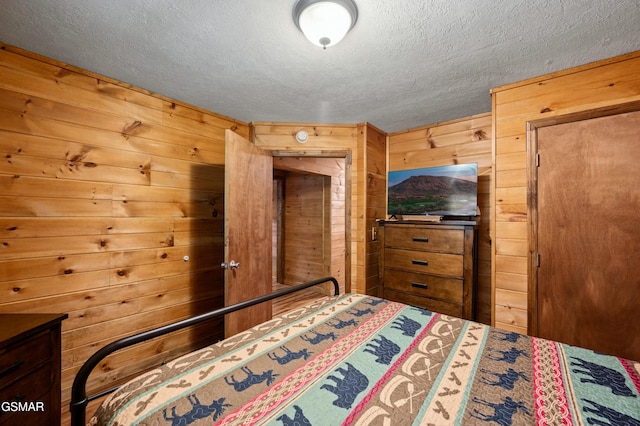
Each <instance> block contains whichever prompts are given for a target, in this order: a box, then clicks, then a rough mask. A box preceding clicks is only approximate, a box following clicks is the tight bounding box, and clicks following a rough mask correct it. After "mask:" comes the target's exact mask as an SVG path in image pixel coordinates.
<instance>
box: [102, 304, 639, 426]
mask: <svg viewBox="0 0 640 426" xmlns="http://www.w3.org/2000/svg"><path fill="white" fill-rule="evenodd" d="M90 423H91V424H94V425H101V424H113V425H132V424H141V425H165V424H167V425H190V424H194V425H211V424H220V425H227V424H228V425H253V424H275V425H294V424H296V425H340V424H349V425H370V424H376V425H404V424H407V425H409V424H416V425H417V424H420V425H438V426H440V425H448V424H452V425H468V424H479V425H494V424H498V425H511V424H514V425H516V424H519V425H522V424H527V425H528V424H554V425H556V424H557V425H565V424H566V425H572V424H575V425H582V424H584V425H587V424H588V425H632V426H633V425H637V426H640V363H638V362H632V361H627V360H624V359H620V358H616V357H612V356H607V355H603V354H599V353H594V352H593V351H590V350H586V349H581V348H576V347H572V346H568V345H564V344H559V343H555V342H552V341H548V340H543V339H537V338H531V337H527V336H523V335H520V334H516V333H511V332H506V331H502V330H498V329H495V328H492V327H489V326H486V325H482V324H478V323H475V322H471V321H465V320H461V319H459V318H454V317H449V316H445V315H440V314H437V313H432V312H429V311H426V310H424V309H419V308H415V307H411V306H407V305H403V304H401V303H396V302H390V301H386V300H383V299H378V298H374V297H369V296H363V295H354V294H347V295H343V296H339V297H336V298H331V299H329V300H325V301H323V302H318V303H316V304H314V305H311V306H309V307H305V308H301V309H297V310H294V311H291V312H288V313H287V314H285V315H282V316H278V317H275V318H273V319H272V320H271V321H269V322H266V323H264V324H261V325H260V326H258V327H255V328H254V329H251V330H248V331H246V332H244V333H241V334H239V335H236V336H233V337H231V338H229V339H226V340H223V341H221V342H219V343H217V344H215V345H212V346H209V347H207V348H204V349H201V350H199V351H196V352H193V353H190V354H188V355H186V356H183V357H181V358H179V359H176V360H175V361H172V362H170V363H168V364H166V365H164V366H162V367H161V368H158V369H156V370H153V371H150V372H147V373H145V374H144V375H142V376H140V377H138V378H136V379H134V380H133V381H131V382H129V383H127V384H126V385H124V386H122V387H121V388H120V389H119V390H118V391H117V392H116V393H114V394H112V395H111V396H110V397H109V398H108V399H107V400H105V402H104V403H103V405H102V406H101V407H100V408H99V409H98V411H97V412H96V414H95V415H94V417H93V418H92V419H91V421H90Z"/></svg>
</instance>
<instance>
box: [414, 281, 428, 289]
mask: <svg viewBox="0 0 640 426" xmlns="http://www.w3.org/2000/svg"><path fill="white" fill-rule="evenodd" d="M411 286H413V287H418V288H424V289H427V288H429V286H428V285H427V284H423V283H415V282H413V281H412V282H411Z"/></svg>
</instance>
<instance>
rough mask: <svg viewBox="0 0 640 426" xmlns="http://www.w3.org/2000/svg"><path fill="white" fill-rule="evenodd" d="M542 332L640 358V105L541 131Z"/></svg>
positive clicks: (539, 298) (539, 279)
mask: <svg viewBox="0 0 640 426" xmlns="http://www.w3.org/2000/svg"><path fill="white" fill-rule="evenodd" d="M537 146H538V152H539V167H538V168H537V193H538V197H537V207H538V211H537V216H538V222H537V244H538V253H539V255H540V257H539V266H538V268H537V269H538V270H537V273H538V275H537V330H538V333H537V334H538V335H539V336H540V337H544V338H548V339H553V340H558V341H561V342H566V343H569V344H573V345H578V346H583V347H587V348H591V349H594V350H597V351H600V352H604V353H610V354H614V355H618V356H621V357H625V358H631V359H636V360H639V359H640V220H639V219H640V112H631V113H624V114H617V115H612V116H607V117H599V118H593V119H589V120H582V121H575V122H570V123H564V124H557V125H553V126H547V127H540V128H538V129H537Z"/></svg>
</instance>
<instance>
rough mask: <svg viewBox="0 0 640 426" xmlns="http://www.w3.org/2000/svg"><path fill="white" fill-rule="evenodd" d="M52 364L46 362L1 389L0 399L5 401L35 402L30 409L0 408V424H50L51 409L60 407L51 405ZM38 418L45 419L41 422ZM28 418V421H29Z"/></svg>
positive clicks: (56, 409)
mask: <svg viewBox="0 0 640 426" xmlns="http://www.w3.org/2000/svg"><path fill="white" fill-rule="evenodd" d="M51 368H52V367H51V364H44V365H43V366H41V367H40V368H39V369H37V370H35V371H31V374H29V375H27V376H26V377H24V378H23V379H22V380H19V381H17V382H15V383H13V384H12V385H9V386H7V387H4V388H2V389H0V401H3V402H5V403H9V406H10V404H11V403H15V402H22V403H33V404H32V405H31V408H30V411H29V410H27V411H12V410H11V409H9V410H8V411H2V410H0V424H20V423H22V424H24V425H29V424H48V423H49V422H48V421H46V420H47V419H48V418H49V414H50V412H51V411H54V410H55V411H58V410H59V407H51V406H50V405H51V394H50V392H51V377H52V376H51V373H52V371H51ZM37 419H43V420H45V421H42V422H39V421H37ZM27 420H28V421H27Z"/></svg>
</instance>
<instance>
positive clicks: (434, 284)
mask: <svg viewBox="0 0 640 426" xmlns="http://www.w3.org/2000/svg"><path fill="white" fill-rule="evenodd" d="M384 285H385V288H388V289H391V290H398V291H403V292H405V293H411V294H415V295H417V296H423V297H430V298H435V299H440V300H444V301H448V302H455V303H462V301H463V293H462V279H455V278H442V277H436V276H433V275H424V274H416V273H414V272H406V271H396V270H393V269H387V270H385V271H384Z"/></svg>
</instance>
